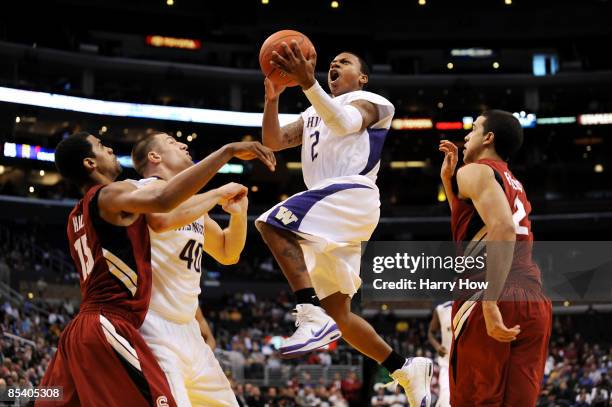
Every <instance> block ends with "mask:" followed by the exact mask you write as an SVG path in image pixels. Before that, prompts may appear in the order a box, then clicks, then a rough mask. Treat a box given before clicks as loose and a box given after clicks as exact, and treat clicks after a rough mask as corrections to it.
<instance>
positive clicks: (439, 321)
mask: <svg viewBox="0 0 612 407" xmlns="http://www.w3.org/2000/svg"><path fill="white" fill-rule="evenodd" d="M452 305H453V302H452V301H447V302H444V303H442V304H440V305H438V306H437V307H436V308H435V309H434V312H433V316H432V317H431V321H430V322H429V330H428V332H427V337H428V339H429V343H430V344H431V346H433V348H434V349H435V350H436V352H438V366H439V368H440V373H439V374H438V386H439V389H440V390H439V392H438V401H437V402H436V407H450V388H449V384H448V360H449V356H450V350H451V344H452V338H453V333H452V331H451V308H452ZM437 332H440V336H441V337H442V343H440V342H438V339H437V338H436V333H437Z"/></svg>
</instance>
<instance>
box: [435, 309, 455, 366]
mask: <svg viewBox="0 0 612 407" xmlns="http://www.w3.org/2000/svg"><path fill="white" fill-rule="evenodd" d="M452 308H453V302H452V301H448V302H445V303H443V304H440V305H438V306H437V307H436V312H437V313H438V318H439V319H440V332H441V333H442V346H444V347H445V348H446V350H447V352H446V355H444V357H440V356H438V364H439V365H440V366H448V362H449V358H450V350H451V345H452V341H453V332H452V330H451V312H452Z"/></svg>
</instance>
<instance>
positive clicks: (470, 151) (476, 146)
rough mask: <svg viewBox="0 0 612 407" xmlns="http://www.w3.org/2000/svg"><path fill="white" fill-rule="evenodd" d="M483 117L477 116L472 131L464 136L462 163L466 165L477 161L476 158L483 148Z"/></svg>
mask: <svg viewBox="0 0 612 407" xmlns="http://www.w3.org/2000/svg"><path fill="white" fill-rule="evenodd" d="M485 120H486V119H485V118H484V117H483V116H478V118H477V119H476V121H475V122H474V124H473V126H472V131H470V132H469V133H468V135H467V136H465V145H464V146H463V162H464V163H466V164H468V163H471V162H474V161H476V160H477V159H478V156H479V155H480V153H481V152H482V150H483V148H484V144H483V143H484V139H485V134H484V127H483V125H484V122H485Z"/></svg>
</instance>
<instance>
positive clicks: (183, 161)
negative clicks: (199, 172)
mask: <svg viewBox="0 0 612 407" xmlns="http://www.w3.org/2000/svg"><path fill="white" fill-rule="evenodd" d="M155 137H156V138H157V143H156V147H155V150H156V151H157V152H158V153H159V155H161V157H162V161H163V163H164V165H165V166H166V167H168V168H169V169H170V170H173V171H177V172H180V171H182V170H184V169H185V168H188V167H190V166H191V165H193V159H192V158H191V154H189V150H188V149H187V144H185V143H181V142H179V141H177V140H176V139H175V138H174V137H172V136H170V135H168V134H166V133H161V134H157V135H156V136H155Z"/></svg>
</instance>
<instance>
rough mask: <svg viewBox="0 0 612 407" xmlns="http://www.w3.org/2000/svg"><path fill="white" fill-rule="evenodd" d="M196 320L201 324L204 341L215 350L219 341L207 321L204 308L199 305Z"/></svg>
mask: <svg viewBox="0 0 612 407" xmlns="http://www.w3.org/2000/svg"><path fill="white" fill-rule="evenodd" d="M196 320H197V321H198V325H199V326H200V334H201V335H202V338H204V341H205V342H206V344H207V345H208V346H210V348H211V349H212V350H215V348H216V347H217V341H216V340H215V336H214V335H213V333H212V330H211V329H210V326H209V325H208V322H206V318H204V314H202V310H201V309H200V307H199V306H198V309H197V310H196Z"/></svg>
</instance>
